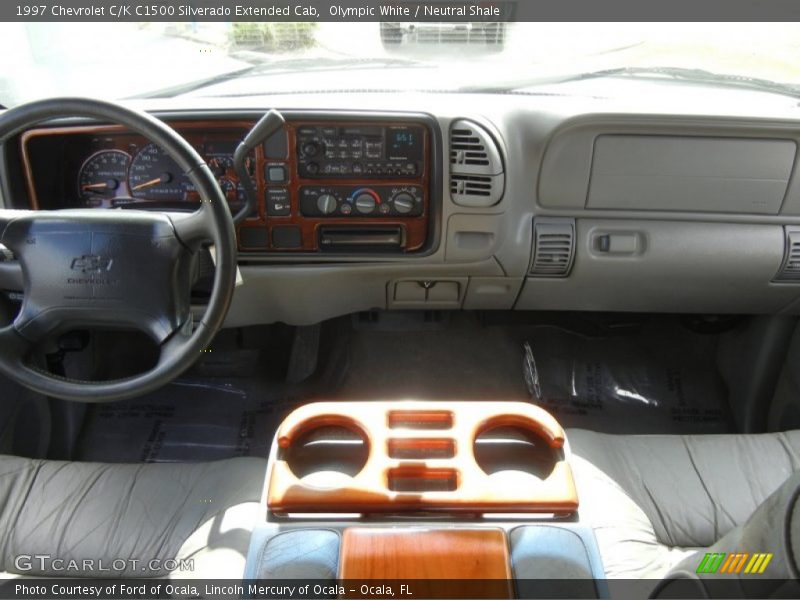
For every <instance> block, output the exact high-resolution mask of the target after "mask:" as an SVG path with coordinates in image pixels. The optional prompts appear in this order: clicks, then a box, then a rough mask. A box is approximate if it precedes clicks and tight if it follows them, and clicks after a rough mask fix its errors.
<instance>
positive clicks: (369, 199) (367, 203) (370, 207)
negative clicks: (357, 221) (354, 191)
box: [353, 191, 378, 215]
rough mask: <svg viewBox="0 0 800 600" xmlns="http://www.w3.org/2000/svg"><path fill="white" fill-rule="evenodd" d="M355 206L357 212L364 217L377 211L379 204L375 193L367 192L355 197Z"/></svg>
mask: <svg viewBox="0 0 800 600" xmlns="http://www.w3.org/2000/svg"><path fill="white" fill-rule="evenodd" d="M353 204H355V206H356V210H357V211H358V212H360V213H361V214H362V215H368V214H369V213H371V212H372V211H374V210H375V206H376V205H377V204H378V202H377V200H376V199H375V196H374V192H373V193H370V192H366V191H365V192H361V193H360V194H358V195H357V196H356V197H355V201H354V202H353Z"/></svg>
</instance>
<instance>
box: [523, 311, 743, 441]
mask: <svg viewBox="0 0 800 600" xmlns="http://www.w3.org/2000/svg"><path fill="white" fill-rule="evenodd" d="M524 352H525V355H526V356H525V359H524V365H523V371H524V376H525V379H526V383H527V385H528V388H529V391H530V393H531V397H532V400H533V401H534V402H535V403H536V404H538V405H540V406H542V407H543V408H545V409H547V410H548V411H550V412H551V413H552V414H553V415H555V417H556V418H557V419H558V420H559V421H560V422H561V424H562V425H564V426H565V427H582V428H586V429H593V430H596V431H604V432H608V433H725V432H729V431H733V426H732V419H731V415H730V410H729V408H728V403H727V389H726V387H725V385H724V383H723V382H722V379H721V377H720V375H719V373H718V371H717V368H716V364H715V356H716V336H713V335H701V334H696V333H693V332H691V331H688V330H685V329H683V328H681V327H676V326H674V324H673V325H670V324H669V323H654V324H652V325H648V326H646V327H644V328H643V329H642V331H640V332H638V333H632V334H630V333H629V334H625V335H620V336H608V337H587V336H582V335H578V334H576V333H572V332H568V331H564V330H561V329H558V328H555V327H537V328H534V329H533V330H531V331H530V332H528V335H527V341H526V343H525V345H524Z"/></svg>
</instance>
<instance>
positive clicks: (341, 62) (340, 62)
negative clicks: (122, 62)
mask: <svg viewBox="0 0 800 600" xmlns="http://www.w3.org/2000/svg"><path fill="white" fill-rule="evenodd" d="M232 57H233V58H238V59H240V60H243V59H244V57H242V56H241V55H238V56H237V55H232ZM247 60H249V61H251V62H253V64H251V65H250V66H248V67H244V68H242V69H236V70H234V71H229V72H226V73H222V74H221V75H216V76H214V77H207V78H205V79H199V80H196V81H190V82H188V83H184V84H179V85H176V86H171V87H169V88H164V89H160V90H155V91H150V92H145V93H143V94H137V95H135V96H131V98H132V99H141V98H173V97H175V96H181V95H183V94H189V93H191V92H194V91H196V90H200V89H203V88H208V87H212V86H216V85H219V84H223V83H226V82H228V81H233V80H236V79H244V78H249V77H257V76H260V75H280V74H285V73H304V74H305V73H315V72H317V73H319V72H323V71H336V70H347V71H353V70H357V69H376V68H383V69H391V68H408V67H424V66H427V65H426V64H425V63H422V62H419V61H415V60H410V59H404V58H369V59H365V58H347V59H341V58H319V57H305V58H292V59H281V60H269V59H265V58H261V57H258V56H253V55H252V53H249V54H248V55H247Z"/></svg>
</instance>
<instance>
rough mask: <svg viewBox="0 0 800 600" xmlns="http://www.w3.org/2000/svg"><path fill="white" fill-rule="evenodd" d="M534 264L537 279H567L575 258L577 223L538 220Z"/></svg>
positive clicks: (535, 224) (563, 220)
mask: <svg viewBox="0 0 800 600" xmlns="http://www.w3.org/2000/svg"><path fill="white" fill-rule="evenodd" d="M533 235H534V241H533V264H532V265H531V270H530V274H531V275H534V276H537V277H566V276H567V275H568V274H569V271H570V269H571V268H572V259H573V258H574V256H575V222H574V221H573V220H571V219H545V218H538V219H536V220H535V221H534V223H533Z"/></svg>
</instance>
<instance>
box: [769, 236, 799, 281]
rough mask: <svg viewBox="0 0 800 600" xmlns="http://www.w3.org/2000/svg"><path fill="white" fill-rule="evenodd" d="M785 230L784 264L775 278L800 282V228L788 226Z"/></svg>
mask: <svg viewBox="0 0 800 600" xmlns="http://www.w3.org/2000/svg"><path fill="white" fill-rule="evenodd" d="M785 230H786V241H785V245H784V250H783V264H782V265H781V269H780V271H778V274H777V275H776V276H775V279H776V280H777V281H797V282H800V228H796V227H786V228H785Z"/></svg>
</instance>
